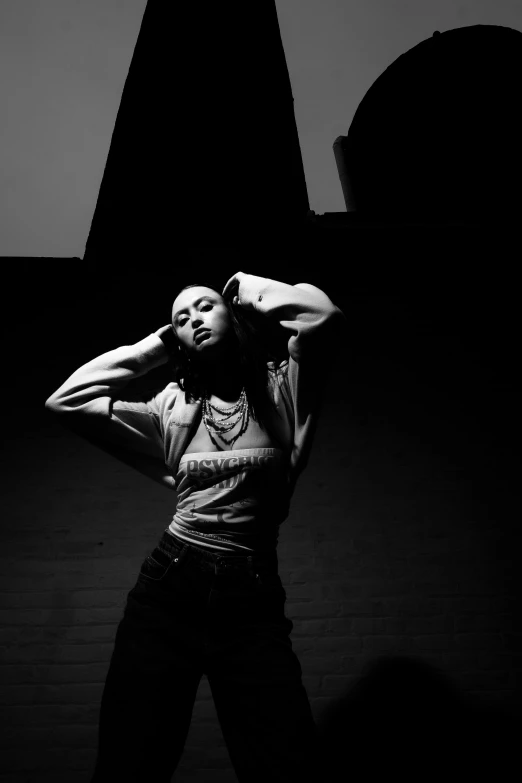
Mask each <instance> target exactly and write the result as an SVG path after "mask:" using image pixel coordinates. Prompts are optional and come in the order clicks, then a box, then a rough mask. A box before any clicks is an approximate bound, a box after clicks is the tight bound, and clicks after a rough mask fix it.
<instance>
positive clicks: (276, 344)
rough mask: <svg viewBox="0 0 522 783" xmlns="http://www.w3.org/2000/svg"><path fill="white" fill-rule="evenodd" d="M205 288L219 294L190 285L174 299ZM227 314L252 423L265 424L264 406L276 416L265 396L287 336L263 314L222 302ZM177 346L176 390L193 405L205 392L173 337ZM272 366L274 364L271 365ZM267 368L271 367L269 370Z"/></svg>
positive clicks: (285, 354) (283, 356)
mask: <svg viewBox="0 0 522 783" xmlns="http://www.w3.org/2000/svg"><path fill="white" fill-rule="evenodd" d="M200 286H204V287H205V288H211V289H212V290H213V291H216V292H217V293H219V294H220V296H221V293H220V290H222V289H219V287H217V286H216V285H215V284H211V283H209V282H206V283H191V284H190V285H186V286H184V287H183V288H182V289H181V290H180V291H179V293H178V294H177V295H179V294H180V293H181V292H182V291H186V289H187V288H196V287H200ZM224 302H225V305H226V307H227V309H228V312H229V314H230V320H231V322H232V326H233V329H234V334H235V339H236V341H237V342H236V346H237V350H238V359H239V362H240V364H241V367H242V369H243V378H244V386H245V391H246V395H247V399H248V404H249V413H250V414H251V415H252V417H253V418H254V420H255V421H261V422H265V421H266V419H265V415H266V410H267V405H268V404H269V405H271V406H272V407H273V408H274V410H276V413H278V415H279V412H278V411H277V409H276V408H275V405H274V401H273V399H272V397H271V395H270V394H269V392H268V385H269V373H273V374H274V380H277V370H278V369H279V367H280V365H281V363H282V362H284V361H285V359H287V358H288V335H286V334H285V332H284V330H283V328H282V327H281V326H280V324H279V323H278V322H274V321H271V320H270V319H269V318H268V317H267V316H265V315H263V314H262V313H257V312H255V311H253V310H245V309H244V308H243V307H241V305H234V304H232V302H231V300H229V299H224ZM174 336H175V338H176V341H177V343H178V351H176V352H175V353H174V355H173V357H172V358H173V362H174V375H175V380H176V383H177V384H178V386H179V387H180V389H181V390H182V391H184V392H185V393H186V394H187V395H188V397H189V398H190V399H191V400H193V401H195V400H197V399H199V398H200V397H202V396H203V393H204V392H206V389H205V387H204V382H203V379H202V378H201V377H200V375H199V374H198V372H197V368H196V367H194V366H193V364H194V363H193V362H190V361H189V357H188V354H187V352H186V351H185V349H184V348H183V346H182V345H181V342H180V341H179V340H178V338H177V336H176V334H174ZM272 363H273V364H272ZM269 365H270V366H269Z"/></svg>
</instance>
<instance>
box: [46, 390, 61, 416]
mask: <svg viewBox="0 0 522 783" xmlns="http://www.w3.org/2000/svg"><path fill="white" fill-rule="evenodd" d="M45 409H46V410H47V411H52V412H53V413H62V412H63V410H64V407H63V405H61V402H60V398H59V397H56V396H55V395H54V394H51V396H50V397H48V398H47V399H46V401H45Z"/></svg>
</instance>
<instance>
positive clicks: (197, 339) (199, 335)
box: [194, 329, 210, 343]
mask: <svg viewBox="0 0 522 783" xmlns="http://www.w3.org/2000/svg"><path fill="white" fill-rule="evenodd" d="M209 334H210V329H202V330H201V331H200V332H196V334H195V335H194V342H195V343H200V342H201V341H202V340H203V339H204V338H205V337H208V335H209Z"/></svg>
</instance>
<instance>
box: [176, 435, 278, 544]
mask: <svg viewBox="0 0 522 783" xmlns="http://www.w3.org/2000/svg"><path fill="white" fill-rule="evenodd" d="M287 473H288V458H287V457H286V456H285V454H284V452H283V451H282V449H277V448H251V449H234V450H232V451H205V452H198V453H194V454H186V455H184V456H182V457H181V459H180V461H179V467H178V473H177V475H176V492H177V493H178V503H177V507H176V513H175V514H174V516H173V518H172V522H171V523H170V525H169V530H170V531H171V533H173V534H174V535H175V536H176V537H177V538H180V539H182V540H183V541H186V542H188V543H192V544H196V545H197V546H201V547H207V548H208V549H211V550H213V551H224V552H236V553H241V554H245V553H251V552H265V551H271V550H273V549H275V548H276V546H277V539H278V533H279V530H278V528H279V525H280V524H281V522H283V520H284V519H286V517H287V516H288V512H289V503H290V497H289V493H288V483H287Z"/></svg>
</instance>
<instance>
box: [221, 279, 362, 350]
mask: <svg viewBox="0 0 522 783" xmlns="http://www.w3.org/2000/svg"><path fill="white" fill-rule="evenodd" d="M222 295H223V297H224V298H225V299H231V300H232V304H236V305H239V306H240V307H244V308H245V309H246V310H255V311H256V312H258V313H262V314H263V315H266V316H267V317H270V318H275V319H277V320H278V321H279V323H280V324H281V326H282V327H284V328H285V329H289V330H290V331H291V332H292V335H291V337H290V338H289V340H288V352H289V354H290V356H291V357H292V359H293V360H294V361H296V362H298V363H299V361H300V359H301V358H302V357H303V356H304V355H306V354H309V353H315V352H316V351H317V350H321V351H324V355H326V354H329V353H330V349H331V348H332V347H333V345H332V342H333V341H334V339H336V337H337V330H342V331H344V329H345V328H346V326H347V319H346V316H345V315H344V313H343V312H342V310H340V309H339V308H338V307H336V305H334V303H333V302H332V301H331V300H330V299H329V298H328V296H327V295H326V294H325V293H324V291H321V289H320V288H317V286H314V285H311V284H310V283H297V284H296V285H289V284H288V283H281V282H279V281H278V280H270V279H268V278H266V277H259V276H258V275H249V274H246V273H244V272H236V274H235V275H234V276H233V277H231V278H230V280H228V282H227V284H226V285H225V287H224V289H223V294H222Z"/></svg>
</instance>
